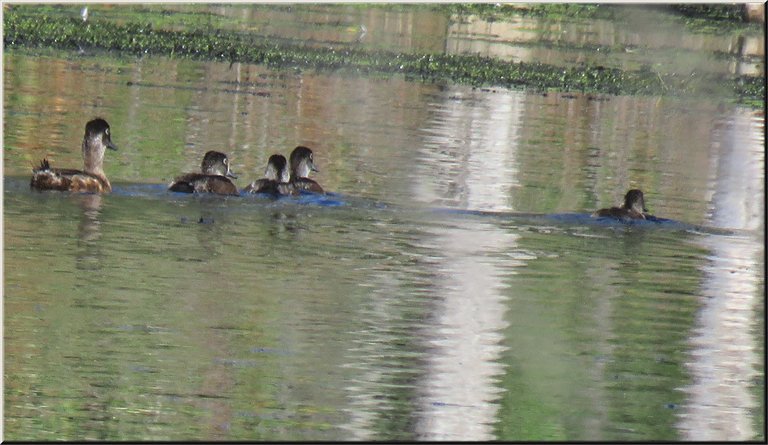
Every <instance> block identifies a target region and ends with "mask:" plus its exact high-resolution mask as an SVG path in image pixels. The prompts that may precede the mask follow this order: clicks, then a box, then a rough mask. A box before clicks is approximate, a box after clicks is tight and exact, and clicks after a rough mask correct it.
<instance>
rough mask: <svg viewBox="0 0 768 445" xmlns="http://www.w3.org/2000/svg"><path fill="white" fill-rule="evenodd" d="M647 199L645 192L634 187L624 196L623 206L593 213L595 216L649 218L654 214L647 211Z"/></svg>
mask: <svg viewBox="0 0 768 445" xmlns="http://www.w3.org/2000/svg"><path fill="white" fill-rule="evenodd" d="M647 211H648V209H646V208H645V200H644V199H643V192H642V191H640V190H638V189H632V190H630V191H628V192H627V194H626V195H625V196H624V204H622V205H621V207H611V208H610V209H600V210H598V211H596V212H595V213H593V214H592V216H594V217H609V218H616V219H649V218H653V215H649V214H648V213H646V212H647Z"/></svg>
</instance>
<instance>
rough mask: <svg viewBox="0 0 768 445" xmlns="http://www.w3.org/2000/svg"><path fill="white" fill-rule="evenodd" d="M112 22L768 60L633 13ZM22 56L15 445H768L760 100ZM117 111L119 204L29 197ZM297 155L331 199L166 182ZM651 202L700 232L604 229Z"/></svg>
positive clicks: (688, 65)
mask: <svg viewBox="0 0 768 445" xmlns="http://www.w3.org/2000/svg"><path fill="white" fill-rule="evenodd" d="M89 8H90V14H91V17H94V16H99V15H101V17H105V18H107V19H110V20H115V21H116V22H120V21H121V20H129V19H132V18H135V17H136V16H137V15H138V16H141V14H150V13H151V14H157V13H158V12H162V13H163V14H165V15H166V16H167V17H169V18H170V19H171V20H168V21H167V23H169V25H168V26H171V27H173V26H191V25H190V24H189V23H187V22H186V20H193V19H194V20H197V21H196V22H194V23H197V24H198V25H199V23H200V20H202V23H203V25H204V26H210V27H221V28H230V29H239V30H242V31H243V32H252V33H255V34H258V35H263V36H265V37H268V38H272V39H278V38H280V39H294V40H298V41H306V42H309V43H308V44H316V45H329V44H332V45H340V46H343V45H360V46H363V47H366V48H370V49H397V50H399V51H418V52H447V53H466V52H471V53H477V52H479V53H481V54H485V55H489V56H493V57H500V58H505V59H509V60H515V61H519V60H524V61H537V60H538V61H544V62H547V63H562V64H564V65H567V64H579V63H582V62H584V61H591V62H596V63H603V64H605V65H607V66H618V67H624V68H626V67H633V66H636V65H637V66H641V65H643V64H654V69H659V70H663V69H670V70H690V71H694V70H704V71H706V72H735V71H734V70H739V72H742V73H749V72H754V73H755V75H758V76H764V71H763V70H764V66H763V65H762V63H757V62H754V60H753V59H752V58H750V57H746V56H745V57H736V58H731V59H729V58H723V57H722V55H720V56H717V57H714V56H713V54H720V53H722V52H725V53H729V52H733V51H734V49H733V47H734V45H737V42H738V45H739V48H740V49H739V51H742V52H743V51H747V52H748V51H756V53H755V54H762V55H760V57H764V46H761V45H764V44H763V43H762V42H763V38H762V37H760V38H759V39H756V40H754V41H753V40H751V39H744V38H742V39H741V40H739V36H737V35H733V36H722V35H721V36H712V35H699V34H693V33H691V32H688V31H686V30H685V29H683V28H681V27H679V26H674V25H672V24H670V23H668V22H665V21H664V20H661V19H660V17H662V16H661V15H660V14H659V13H658V12H654V10H646V9H637V10H636V13H633V14H631V15H630V16H631V17H634V19H633V20H632V21H630V22H629V23H628V24H627V23H624V24H621V25H617V24H616V23H614V22H612V21H607V20H595V19H591V20H565V19H563V20H562V21H553V20H545V19H537V18H531V17H525V18H523V17H521V18H520V20H519V21H511V22H485V21H482V20H480V19H477V18H474V19H471V20H469V19H467V20H450V19H448V18H446V16H445V15H444V14H438V13H436V12H434V11H430V10H429V9H426V8H413V9H412V10H408V9H404V10H402V11H390V10H386V9H382V8H364V7H359V6H357V7H352V6H349V7H344V6H330V5H307V6H302V7H295V6H291V7H287V8H286V7H284V6H273V7H266V6H259V7H252V6H209V5H121V6H103V5H90V6H89ZM78 12H79V8H78V7H75V6H67V7H58V8H53V9H52V13H61V14H71V15H76V14H77V13H78ZM654 14H656V15H654ZM147 16H148V17H149V15H147ZM174 20H176V21H174ZM755 42H757V43H755ZM617 45H620V46H621V47H622V48H623V47H625V46H626V45H633V46H632V50H631V51H623V50H622V51H610V49H611V48H614V47H616V46H617ZM749 45H753V46H754V47H755V48H756V49H754V48H753V49H748V48H752V47H750V46H749ZM745 48H747V49H745ZM600 49H602V50H600ZM760 51H762V53H760ZM3 62H4V63H3V70H4V71H3V73H4V110H3V113H4V116H3V117H4V128H3V133H4V134H3V138H4V141H3V162H4V167H3V173H4V182H3V187H4V190H3V207H4V210H3V211H4V221H3V222H4V230H3V232H4V237H3V241H4V271H3V272H4V306H3V308H4V324H5V342H4V350H5V353H4V400H5V402H4V436H5V438H6V439H9V440H57V439H68V440H88V439H101V440H343V439H353V440H608V441H611V440H764V436H763V433H764V428H765V427H764V412H765V406H764V399H763V394H764V388H765V386H764V375H765V374H764V372H765V371H764V368H763V362H764V354H765V347H764V338H763V334H764V300H763V296H764V292H765V280H764V273H763V271H764V264H765V253H764V168H763V166H764V143H765V141H764V132H765V128H764V110H754V109H750V108H745V107H741V106H737V105H733V104H732V103H731V102H730V101H728V100H727V99H726V98H724V97H722V96H719V95H717V94H713V95H712V96H711V97H706V98H688V97H637V96H608V95H596V94H581V93H559V92H549V93H544V94H542V93H532V92H525V91H516V90H507V89H499V88H472V87H468V86H461V85H453V84H434V83H421V82H416V81H412V80H407V79H405V78H404V77H402V76H390V77H381V76H363V75H357V74H355V73H351V72H314V71H311V70H296V69H289V68H286V69H281V70H276V69H268V68H266V67H263V66H254V65H245V64H238V63H234V64H231V65H230V63H229V62H225V63H224V62H202V61H191V60H186V59H174V58H164V57H142V58H125V57H119V56H116V55H113V54H105V53H101V52H98V51H92V50H89V49H87V48H85V49H83V51H82V52H81V53H69V52H58V51H50V50H42V49H36V50H29V49H27V50H21V49H17V48H14V49H10V50H9V49H8V48H6V50H5V53H4V58H3ZM676 64H677V65H676ZM94 116H101V117H104V118H105V119H107V121H108V122H109V123H110V124H111V126H112V134H113V141H114V142H115V143H116V144H117V145H118V147H119V151H117V152H110V153H108V154H107V159H106V161H105V170H106V173H107V175H108V176H109V178H110V179H111V181H112V183H113V187H114V192H113V193H112V194H109V195H104V196H97V195H70V194H66V193H38V192H33V191H30V190H29V177H30V173H31V168H32V167H33V166H34V165H36V164H37V163H38V162H39V161H40V160H41V159H42V158H44V157H47V158H48V159H49V160H50V161H51V163H52V165H54V166H61V167H73V168H80V166H81V165H82V159H81V155H80V140H81V138H82V133H83V127H84V125H85V122H86V121H87V120H89V119H91V118H92V117H94ZM296 145H307V146H309V147H312V149H313V150H314V152H315V162H316V164H317V165H318V166H319V168H320V172H319V173H317V174H316V176H315V179H316V180H317V181H318V182H320V184H322V185H323V187H324V188H325V189H326V190H328V191H331V192H333V194H331V195H330V196H327V197H307V196H303V197H300V198H288V199H280V200H277V201H272V200H269V199H264V198H260V197H253V196H251V197H239V198H238V197H230V198H220V197H205V196H203V197H200V196H185V195H179V194H173V193H169V192H167V191H166V190H165V188H166V186H167V184H168V183H169V182H170V181H171V180H172V179H173V177H174V176H176V175H178V174H180V173H182V172H187V171H195V170H197V169H198V168H199V164H200V160H201V158H202V155H203V154H204V153H205V152H206V151H207V150H211V149H215V150H220V151H224V152H226V153H227V154H228V155H229V157H230V161H231V163H232V168H233V169H234V170H235V171H236V172H237V173H238V174H239V179H238V180H237V181H236V182H237V184H238V186H240V187H243V186H245V185H247V184H248V183H249V182H250V181H251V180H253V179H256V178H258V177H261V176H262V174H263V170H264V167H265V164H266V159H267V158H268V157H269V155H271V154H272V153H275V152H280V153H283V154H285V155H287V154H288V153H289V152H290V150H291V149H292V148H293V147H294V146H296ZM629 188H641V189H643V190H644V192H645V195H646V201H647V205H648V207H649V209H650V210H651V212H652V213H654V214H655V215H657V216H661V217H664V218H670V219H673V220H675V221H677V222H679V223H677V224H669V225H664V224H662V225H659V224H639V225H629V226H627V225H623V224H618V223H616V224H606V223H597V222H595V221H594V220H591V219H590V218H589V217H588V214H589V213H590V212H591V211H593V210H594V209H596V208H599V207H606V206H611V205H617V204H619V203H620V201H621V199H622V197H623V195H624V193H625V192H626V191H627V189H629Z"/></svg>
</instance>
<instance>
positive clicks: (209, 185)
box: [30, 118, 325, 196]
mask: <svg viewBox="0 0 768 445" xmlns="http://www.w3.org/2000/svg"><path fill="white" fill-rule="evenodd" d="M108 148H109V149H111V150H117V146H115V144H114V143H113V142H112V137H111V134H110V130H109V124H108V123H107V121H105V120H104V119H101V118H96V119H93V120H91V121H89V122H88V123H87V124H86V125H85V136H83V145H82V150H83V165H84V168H83V170H75V169H65V168H52V167H51V166H50V163H49V162H48V160H47V159H43V161H42V162H41V163H40V166H38V167H36V168H34V169H32V180H31V182H30V186H31V187H32V188H33V189H36V190H61V191H73V192H91V193H107V192H110V191H112V185H111V184H110V182H109V179H107V176H106V175H105V174H104V168H103V165H104V154H105V152H106V150H107V149H108ZM290 159H291V161H290V170H288V163H287V162H286V160H285V157H284V156H283V155H280V154H274V155H272V156H270V158H269V161H268V165H267V170H266V172H265V175H264V178H262V179H259V180H256V181H254V182H252V183H251V184H249V185H248V186H247V187H245V188H244V189H243V193H267V194H270V195H273V196H277V195H297V194H299V193H301V192H302V191H309V192H314V193H325V192H324V190H323V188H322V187H320V184H318V183H317V182H315V181H314V180H312V179H309V178H308V177H307V176H308V175H309V173H310V172H312V171H315V172H316V171H318V169H317V167H315V162H314V159H313V155H312V150H310V149H309V148H307V147H304V146H299V147H296V148H295V149H294V150H293V152H292V153H291V156H290ZM201 170H202V171H201V172H200V173H187V174H184V175H181V176H179V177H177V178H176V179H174V180H173V182H171V184H170V185H169V187H168V189H169V190H170V191H174V192H183V193H215V194H221V195H239V194H240V192H238V190H237V187H235V184H234V183H232V181H230V180H229V178H237V176H236V175H235V174H234V173H233V172H232V170H231V169H230V167H229V159H228V158H227V155H226V154H224V153H221V152H218V151H209V152H208V153H206V154H205V156H204V157H203V163H202V166H201Z"/></svg>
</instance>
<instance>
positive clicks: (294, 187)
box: [283, 145, 325, 195]
mask: <svg viewBox="0 0 768 445" xmlns="http://www.w3.org/2000/svg"><path fill="white" fill-rule="evenodd" d="M289 159H290V166H291V174H290V180H289V182H288V184H285V185H284V186H283V190H284V192H285V193H286V194H291V195H298V194H299V193H300V192H301V191H308V192H313V193H325V191H324V190H323V188H322V187H320V184H318V183H317V182H316V181H314V180H312V179H309V178H308V177H307V176H308V175H309V172H310V171H313V172H319V171H320V170H318V168H317V167H315V163H314V160H313V156H312V150H311V149H309V148H307V147H304V146H303V145H299V146H298V147H296V148H294V149H293V151H292V152H291V156H290V158H289Z"/></svg>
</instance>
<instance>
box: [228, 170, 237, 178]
mask: <svg viewBox="0 0 768 445" xmlns="http://www.w3.org/2000/svg"><path fill="white" fill-rule="evenodd" d="M227 176H229V177H230V178H234V179H237V175H236V174H235V172H233V171H232V170H227Z"/></svg>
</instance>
